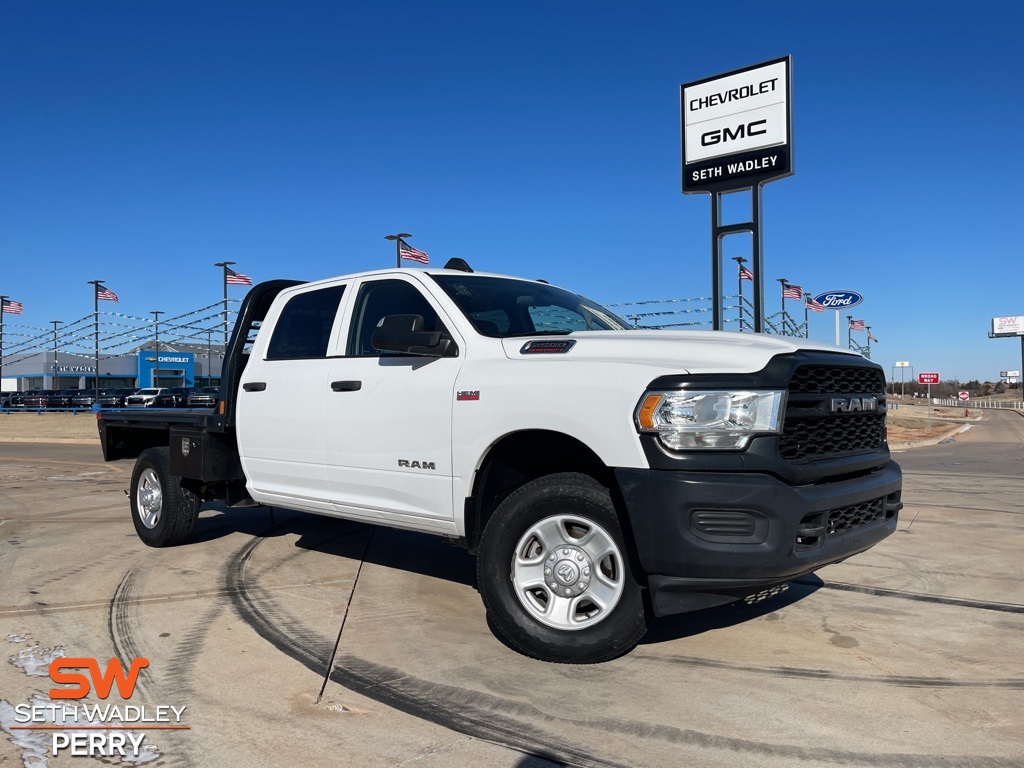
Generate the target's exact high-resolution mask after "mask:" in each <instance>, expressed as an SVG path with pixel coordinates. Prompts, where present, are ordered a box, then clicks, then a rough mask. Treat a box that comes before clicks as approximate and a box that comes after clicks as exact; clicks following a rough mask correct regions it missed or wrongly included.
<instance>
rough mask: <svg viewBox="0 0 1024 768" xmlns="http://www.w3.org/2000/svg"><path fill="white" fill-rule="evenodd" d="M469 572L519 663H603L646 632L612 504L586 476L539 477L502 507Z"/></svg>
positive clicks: (638, 592) (604, 491)
mask: <svg viewBox="0 0 1024 768" xmlns="http://www.w3.org/2000/svg"><path fill="white" fill-rule="evenodd" d="M477 571H478V576H479V581H480V593H481V595H482V597H483V600H484V605H485V606H486V607H487V611H488V614H489V615H490V617H491V619H492V621H493V623H494V624H495V626H496V627H497V628H498V630H499V631H500V632H501V634H502V635H503V636H504V638H505V639H506V640H507V641H508V643H509V644H510V645H511V646H512V647H513V648H515V649H516V650H518V651H520V652H521V653H525V654H526V655H528V656H534V657H536V658H538V659H543V660H545V661H556V662H565V663H576V664H582V663H593V662H600V661H607V660H609V659H613V658H615V657H616V656H620V655H622V654H624V653H628V652H629V651H630V650H632V649H633V648H634V647H635V646H636V644H637V643H638V642H640V638H642V637H643V635H644V632H646V631H647V615H646V612H645V610H644V603H643V594H642V588H641V585H640V583H639V581H638V579H637V578H636V577H635V575H634V573H633V568H632V567H631V563H630V562H629V556H628V549H627V547H626V544H625V540H624V537H623V535H622V529H621V527H620V525H619V520H618V516H617V515H616V511H615V506H614V504H613V502H612V499H611V497H610V495H609V494H608V491H607V489H605V488H604V487H602V486H601V485H600V484H599V483H597V482H596V481H595V480H594V479H593V478H591V477H589V476H587V475H582V474H577V473H562V474H557V475H549V476H547V477H542V478H540V479H538V480H534V481H532V482H530V483H527V484H526V485H524V486H523V487H522V488H520V489H519V490H517V491H515V492H514V493H513V494H511V495H510V496H509V497H508V498H507V499H505V500H504V501H503V502H502V503H501V504H500V505H499V506H498V508H497V509H496V510H495V512H494V514H493V515H492V516H491V519H490V520H489V521H488V523H487V526H486V527H485V528H484V532H483V536H482V537H481V540H480V554H479V558H478V561H477Z"/></svg>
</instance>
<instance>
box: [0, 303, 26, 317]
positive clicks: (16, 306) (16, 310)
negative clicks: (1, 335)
mask: <svg viewBox="0 0 1024 768" xmlns="http://www.w3.org/2000/svg"><path fill="white" fill-rule="evenodd" d="M21 309H22V307H21V302H20V301H10V300H8V299H4V309H3V311H4V312H6V313H7V314H9V315H20V314H21Z"/></svg>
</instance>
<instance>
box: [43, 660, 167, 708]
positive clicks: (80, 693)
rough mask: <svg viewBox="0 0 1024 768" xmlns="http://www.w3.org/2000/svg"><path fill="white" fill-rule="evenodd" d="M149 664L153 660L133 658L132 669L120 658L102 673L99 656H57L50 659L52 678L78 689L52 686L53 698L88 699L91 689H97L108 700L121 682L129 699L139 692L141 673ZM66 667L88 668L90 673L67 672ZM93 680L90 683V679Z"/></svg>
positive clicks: (120, 687)
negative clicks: (95, 657)
mask: <svg viewBox="0 0 1024 768" xmlns="http://www.w3.org/2000/svg"><path fill="white" fill-rule="evenodd" d="M148 666H149V659H132V663H131V665H129V667H128V672H127V673H126V672H125V671H124V667H123V666H122V665H121V662H120V661H119V660H118V659H111V660H110V661H109V662H108V663H107V670H106V672H103V673H101V672H100V664H99V662H98V661H96V659H54V660H53V661H51V662H50V679H51V680H53V682H55V683H57V684H58V685H73V686H75V687H74V688H51V689H50V698H52V699H84V698H85V697H86V696H88V695H89V690H90V688H95V689H96V695H97V696H99V697H100V698H101V699H105V698H107V697H108V696H109V695H110V690H111V688H113V687H114V685H115V684H116V685H117V690H118V693H120V694H121V698H123V699H128V698H131V695H132V694H133V693H135V684H136V683H137V682H138V679H139V672H141V671H142V670H143V669H145V668H146V667H148ZM65 669H87V670H89V676H88V677H86V676H85V675H83V674H82V673H81V672H64V671H62V670H65ZM90 678H91V679H92V685H91V686H90V683H89V680H90Z"/></svg>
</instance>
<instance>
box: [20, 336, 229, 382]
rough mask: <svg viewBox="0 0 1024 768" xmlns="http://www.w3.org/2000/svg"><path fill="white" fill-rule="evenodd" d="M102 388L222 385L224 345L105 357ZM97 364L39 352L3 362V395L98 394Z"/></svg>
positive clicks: (77, 356) (76, 356) (162, 348)
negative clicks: (36, 391) (37, 392)
mask: <svg viewBox="0 0 1024 768" xmlns="http://www.w3.org/2000/svg"><path fill="white" fill-rule="evenodd" d="M99 362H100V375H99V386H100V388H103V389H112V388H116V387H202V386H207V385H211V384H212V385H216V384H219V383H220V371H221V366H222V365H223V363H224V347H223V346H222V345H205V344H202V345H199V344H163V343H161V344H160V352H159V354H158V353H157V351H156V349H155V348H154V347H153V346H152V345H151V346H150V347H149V348H139V349H135V350H130V351H128V352H125V353H123V354H120V355H101V356H100V361H99ZM95 387H96V361H95V360H94V359H92V358H90V357H85V356H83V355H80V354H72V353H66V352H60V351H57V352H53V351H46V352H36V353H34V354H31V355H24V356H20V357H19V359H17V360H16V361H9V360H6V359H5V360H4V365H3V376H2V378H0V390H3V391H5V392H25V391H28V390H30V389H93V388H95Z"/></svg>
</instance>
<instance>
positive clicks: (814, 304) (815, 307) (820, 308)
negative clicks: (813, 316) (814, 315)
mask: <svg viewBox="0 0 1024 768" xmlns="http://www.w3.org/2000/svg"><path fill="white" fill-rule="evenodd" d="M807 308H808V309H809V310H811V312H824V311H825V305H824V304H822V303H821V302H818V301H815V300H814V299H812V298H811V297H810V296H808V297H807Z"/></svg>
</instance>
